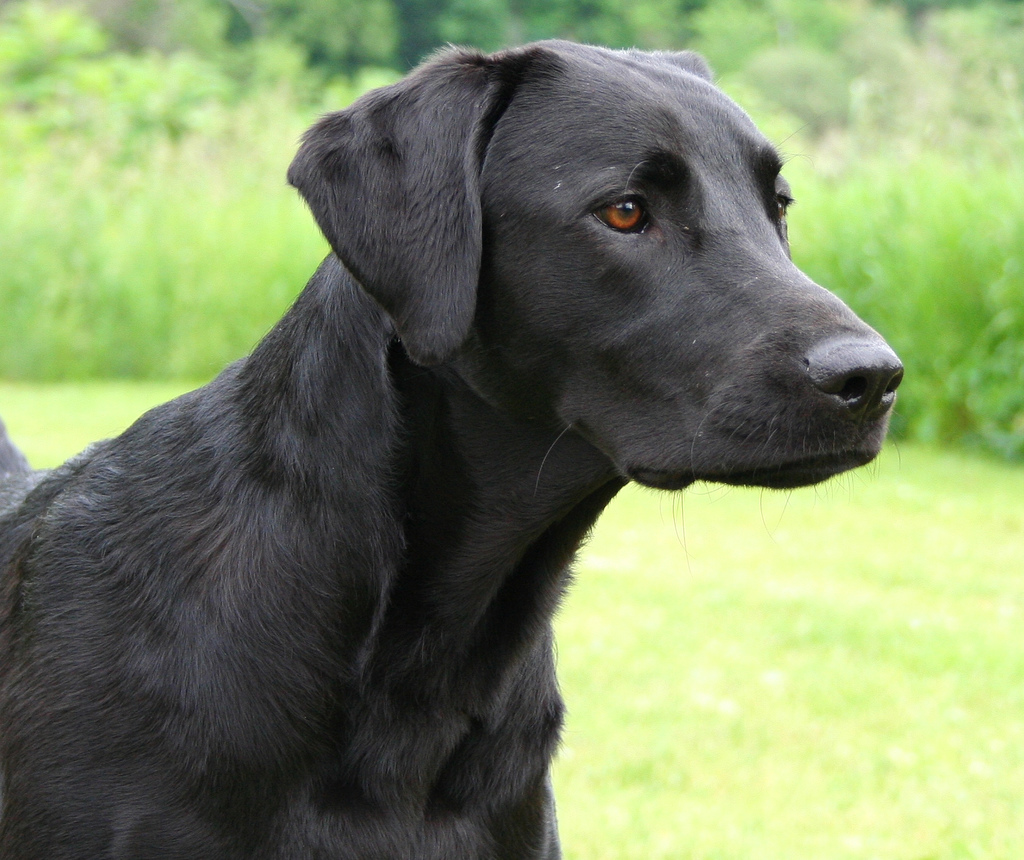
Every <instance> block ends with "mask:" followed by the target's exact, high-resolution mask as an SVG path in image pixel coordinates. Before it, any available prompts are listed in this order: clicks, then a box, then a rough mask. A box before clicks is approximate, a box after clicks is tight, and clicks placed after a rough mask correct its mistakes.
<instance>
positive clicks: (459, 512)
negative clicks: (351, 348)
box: [376, 343, 623, 700]
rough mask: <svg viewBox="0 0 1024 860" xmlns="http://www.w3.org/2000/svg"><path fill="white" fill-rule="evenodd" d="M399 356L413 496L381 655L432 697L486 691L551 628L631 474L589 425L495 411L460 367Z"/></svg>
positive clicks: (408, 488) (403, 461)
mask: <svg viewBox="0 0 1024 860" xmlns="http://www.w3.org/2000/svg"><path fill="white" fill-rule="evenodd" d="M390 365H391V372H392V378H393V381H394V384H395V387H396V390H397V393H398V397H399V410H400V414H401V416H402V422H403V426H402V429H401V433H402V437H403V438H404V439H406V440H407V441H406V443H405V444H404V445H403V446H402V451H401V455H400V463H399V474H400V481H401V482H402V483H403V484H404V486H403V487H402V491H401V492H400V493H399V495H400V496H401V497H403V498H405V499H408V500H409V501H408V505H407V508H406V510H405V520H404V533H405V547H406V551H405V556H404V564H403V565H402V567H401V570H400V573H399V575H398V581H397V582H396V583H395V587H394V588H393V590H392V598H391V601H390V604H389V607H388V611H387V614H386V616H385V618H384V620H383V624H382V626H381V628H380V631H379V634H380V635H379V636H378V637H377V648H376V650H377V652H378V654H377V656H378V658H379V659H380V660H382V661H383V663H382V664H381V665H386V666H387V667H388V669H387V675H388V677H389V679H392V682H393V683H398V684H399V685H401V686H403V687H404V688H406V689H416V688H420V692H421V693H422V694H423V695H426V696H428V697H430V698H433V697H434V696H436V695H452V694H454V695H458V693H457V692H453V691H457V690H464V691H466V692H467V693H468V691H469V689H470V688H471V687H472V688H475V693H476V694H479V693H480V692H481V690H480V689H479V688H480V687H481V686H483V687H487V686H488V685H490V684H495V683H499V682H500V674H501V671H502V669H503V668H504V667H508V666H511V665H514V664H515V663H516V662H517V658H519V657H521V656H522V654H523V653H525V652H526V651H527V650H529V649H530V648H531V647H534V646H535V645H536V643H537V641H538V639H539V638H543V637H544V636H546V635H547V632H548V629H549V624H550V619H551V616H552V615H553V613H554V611H555V609H556V607H557V604H558V602H559V600H560V598H561V595H562V593H563V590H564V587H565V585H566V581H567V578H568V567H569V564H570V562H571V561H572V559H573V556H574V554H575V552H576V550H577V549H578V548H579V546H580V544H581V543H582V541H583V540H584V538H585V537H586V535H587V532H588V531H589V530H590V528H591V526H592V525H593V524H594V522H595V520H596V519H597V517H598V515H599V514H600V513H601V511H602V510H603V509H604V507H605V505H607V503H608V502H609V501H610V500H611V498H612V497H613V496H614V495H615V493H616V492H617V491H618V490H619V489H620V488H621V486H622V484H623V481H622V480H621V479H620V478H618V477H616V475H615V473H614V471H613V470H612V468H611V466H610V463H609V461H608V459H607V458H606V457H605V456H604V455H603V454H601V453H600V452H599V451H597V450H596V449H595V448H593V447H592V446H591V445H590V444H589V443H587V442H585V441H584V440H583V439H582V438H581V437H579V436H578V435H576V434H575V433H573V432H571V431H565V432H563V431H560V430H557V429H555V430H553V429H551V428H548V427H541V426H534V425H533V424H532V423H531V422H528V421H522V420H519V419H516V418H513V417H511V416H509V415H507V414H504V413H502V412H500V411H498V410H496V409H494V408H493V407H491V406H490V405H488V404H487V403H485V402H484V401H483V400H482V399H481V398H480V397H478V396H477V395H476V394H475V393H474V392H473V391H472V390H471V389H470V388H469V387H468V386H467V385H466V384H465V383H464V382H463V381H462V380H461V379H460V378H459V376H458V374H457V373H456V372H454V371H453V370H451V369H450V368H446V367H442V368H432V369H425V368H422V367H418V366H416V365H414V364H412V363H411V362H410V361H409V359H408V358H407V357H406V355H405V353H404V350H403V349H402V348H401V346H400V345H398V344H397V343H396V344H395V345H394V346H393V348H392V350H391V360H390ZM409 646H413V647H409ZM442 655H443V658H444V659H443V660H437V659H432V657H434V658H436V657H440V656H442ZM426 663H432V664H434V666H435V667H436V666H437V665H440V664H442V663H443V665H445V666H447V667H452V669H451V671H452V672H454V673H456V674H457V677H445V676H440V675H438V674H437V673H436V671H434V670H433V668H432V667H431V666H429V665H425V664H426ZM396 668H398V669H399V671H396ZM396 679H397V680H396ZM424 684H431V685H439V686H440V688H439V689H432V690H431V689H422V688H423V685H424ZM471 697H472V695H471ZM476 700H479V698H476Z"/></svg>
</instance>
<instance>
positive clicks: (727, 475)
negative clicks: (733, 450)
mask: <svg viewBox="0 0 1024 860" xmlns="http://www.w3.org/2000/svg"><path fill="white" fill-rule="evenodd" d="M877 453H878V452H877V451H874V450H866V449H855V450H850V451H838V452H834V453H830V454H820V455H816V456H809V457H800V458H795V459H792V460H786V461H784V462H781V463H764V464H758V465H756V466H745V467H742V468H735V469H733V468H715V469H709V470H706V471H705V470H702V469H699V468H697V469H690V470H686V471H673V470H669V469H644V468H637V469H630V470H629V477H630V479H631V480H633V481H636V482H637V483H638V484H642V485H644V486H645V487H652V488H654V489H658V490H682V489H685V488H686V487H688V486H690V485H691V484H693V483H695V482H696V481H706V482H708V483H713V484H732V485H735V486H754V487H767V488H769V489H774V490H789V489H793V488H796V487H807V486H811V485H813V484H820V483H821V482H822V481H826V480H828V479H829V478H832V477H835V476H836V475H838V474H840V473H842V472H846V471H848V470H850V469H855V468H857V467H858V466H863V465H864V464H865V463H868V462H870V461H871V460H873V459H874V458H875V455H876V454H877Z"/></svg>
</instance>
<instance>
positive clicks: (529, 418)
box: [0, 42, 902, 860]
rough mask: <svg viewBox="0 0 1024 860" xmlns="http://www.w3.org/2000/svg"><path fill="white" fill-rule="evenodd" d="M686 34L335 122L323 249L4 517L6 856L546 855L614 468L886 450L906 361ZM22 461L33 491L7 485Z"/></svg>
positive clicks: (325, 131) (525, 68)
mask: <svg viewBox="0 0 1024 860" xmlns="http://www.w3.org/2000/svg"><path fill="white" fill-rule="evenodd" d="M780 168H781V161H780V158H779V155H778V154H777V152H776V150H775V149H774V148H773V147H772V146H771V145H770V144H769V143H768V141H767V140H766V139H765V138H764V137H763V136H762V135H761V134H760V133H759V132H758V131H757V129H756V128H755V127H754V125H753V123H752V122H751V121H750V119H749V118H748V117H747V116H746V115H745V114H744V113H743V111H741V110H740V109H739V108H738V107H737V106H736V105H735V104H734V103H733V102H731V101H730V100H729V99H728V98H727V97H726V96H724V95H723V94H722V93H721V92H720V91H719V90H718V89H716V88H715V87H714V86H713V85H712V83H711V75H710V73H709V71H708V68H707V66H706V65H705V64H704V62H703V61H702V60H701V59H700V58H699V57H697V56H696V55H693V54H690V53H678V54H675V53H642V52H638V51H625V52H614V51H610V50H605V49H601V48H596V47H585V46H581V45H576V44H571V43H566V42H546V43H538V44H534V45H530V46H527V47H524V48H519V49H514V50H509V51H506V52H502V53H498V54H495V55H491V56H485V55H481V54H479V53H476V52H472V51H467V50H452V51H449V52H446V53H444V54H441V55H439V56H437V57H435V58H434V59H432V60H430V61H428V62H427V63H426V64H425V65H423V66H422V67H420V68H419V69H418V70H416V71H415V72H413V73H412V74H411V75H409V76H408V77H407V78H406V79H404V80H403V81H401V82H399V83H397V84H395V85H393V86H390V87H386V88H384V89H381V90H377V91H375V92H372V93H370V94H369V95H367V96H365V97H364V98H362V99H361V100H359V101H358V102H356V103H355V104H354V105H353V106H352V107H350V108H349V109H347V110H344V111H341V112H340V113H335V114H331V115H329V116H326V117H324V118H323V119H322V120H321V121H320V122H319V123H317V124H316V125H315V126H314V127H313V128H312V129H311V130H310V131H309V132H308V133H307V135H306V137H305V139H304V142H303V143H302V146H301V149H300V150H299V152H298V155H297V156H296V158H295V160H294V162H293V164H292V166H291V168H290V171H289V179H290V181H291V183H292V184H293V185H294V186H295V187H296V188H297V189H298V191H299V192H300V193H301V194H302V196H303V197H304V198H305V200H306V201H307V202H308V204H309V206H310V208H311V210H312V213H313V215H314V217H315V218H316V220H317V222H318V223H319V225H320V227H321V229H322V230H323V232H324V234H325V235H326V237H327V239H328V240H329V242H330V245H331V247H332V249H333V253H332V254H331V255H330V256H329V257H328V258H327V259H326V260H325V261H324V263H323V264H322V266H321V267H320V269H319V270H318V271H317V272H316V273H315V274H314V275H313V277H312V279H311V281H310V282H309V284H308V285H307V287H306V289H305V290H304V291H303V292H302V294H301V295H300V296H299V298H298V299H297V301H296V302H295V304H294V306H293V307H292V308H291V309H290V310H289V311H288V313H287V314H286V315H285V317H284V318H283V319H282V320H281V322H280V323H279V324H278V325H277V326H276V327H275V328H274V329H273V330H272V331H271V332H270V333H269V334H268V335H267V336H266V338H265V339H264V340H263V341H262V342H261V343H260V344H259V345H258V346H257V347H256V349H255V350H254V352H253V353H252V354H251V355H250V356H249V357H248V358H246V359H244V360H242V361H240V362H238V363H237V364H234V365H233V366H231V367H229V368H228V369H227V370H226V371H224V372H223V373H222V374H221V375H220V376H219V377H217V378H216V379H215V380H214V381H213V382H211V383H210V384H209V385H207V386H205V387H203V388H200V389H199V390H197V391H194V392H192V393H190V394H186V395H185V396H183V397H181V398H179V399H177V400H174V401H172V402H170V403H168V404H166V405H164V406H161V407H158V408H156V409H154V410H153V411H151V412H149V413H148V414H146V415H144V416H143V417H142V418H140V419H139V420H138V421H137V422H136V423H135V424H134V425H133V426H132V427H130V428H129V429H128V430H126V431H125V432H124V433H123V434H122V435H120V436H119V437H117V438H115V439H113V440H108V441H105V442H101V443H99V444H97V445H95V446H93V447H92V448H90V449H88V450H87V451H86V452H85V453H83V454H81V455H79V456H78V457H76V458H74V459H73V460H71V461H69V462H68V463H67V464H65V465H64V466H62V467H60V468H58V469H56V470H54V471H53V472H51V473H50V474H49V475H47V476H46V477H45V478H43V479H42V480H41V481H38V483H36V481H35V480H29V479H27V474H26V467H25V465H24V464H23V463H22V461H21V459H20V458H19V457H17V456H15V455H14V454H10V453H9V454H8V455H7V456H6V458H5V463H7V464H12V468H13V470H14V471H15V472H16V473H17V474H15V476H14V479H13V487H14V489H13V490H10V491H9V492H8V496H7V498H8V512H7V514H6V516H5V518H4V519H3V520H2V525H0V570H2V577H3V578H2V606H0V764H2V775H3V810H2V813H0V816H2V817H0V856H2V857H3V858H4V860H72V858H74V860H78V859H79V858H81V860H97V858H118V860H121V859H122V858H124V859H125V860H127V858H133V860H145V858H153V860H156V858H160V860H173V858H180V859H181V860H184V858H188V860H196V858H204V860H241V858H253V860H256V858H259V859H260V860H271V858H274V859H275V860H284V858H289V860H292V858H294V859H295V860H298V858H310V860H312V858H346V859H347V860H348V858H351V860H356V858H359V860H370V858H374V860H385V858H387V860H454V858H465V860H470V858H473V860H540V858H545V860H551V858H557V857H559V856H560V849H559V840H558V834H557V828H556V821H555V812H554V802H553V799H552V792H551V784H550V780H549V764H550V762H551V759H552V756H553V755H554V753H555V751H556V748H557V746H558V743H559V731H560V726H561V724H562V714H563V704H562V699H561V697H560V695H559V690H558V685H557V683H556V679H555V666H554V658H553V651H552V629H551V618H552V614H553V613H554V611H555V609H556V607H557V606H558V604H559V601H560V600H561V599H562V595H563V591H564V590H565V588H566V584H567V578H568V573H567V571H568V568H569V565H570V563H571V561H572V559H573V555H574V553H575V552H576V550H577V548H578V547H579V546H580V544H581V542H582V541H583V540H584V538H585V536H586V534H587V533H588V531H589V529H590V528H591V526H592V525H593V524H594V522H595V520H596V519H597V517H598V515H599V514H600V512H601V510H602V509H603V508H604V507H605V505H607V504H608V502H609V500H610V499H611V498H612V497H613V496H614V495H615V493H616V492H617V491H618V490H619V489H620V488H621V487H622V486H623V485H624V484H625V483H626V482H628V481H636V482H638V483H640V484H644V485H647V486H650V487H656V488H662V489H666V490H680V489H682V488H684V487H686V486H688V485H690V484H692V483H693V482H694V481H714V482H722V483H726V484H746V485H760V486H764V487H780V488H785V487H796V486H800V485H805V484H812V483H815V482H818V481H822V480H824V479H826V478H828V477H830V476H832V475H835V474H837V473H839V472H842V471H843V470H846V469H850V468H852V467H855V466H859V465H861V464H863V463H866V462H868V461H869V460H871V459H872V458H873V457H874V456H875V455H876V454H877V453H878V451H879V448H880V446H881V444H882V440H883V437H884V435H885V432H886V426H887V422H888V416H889V413H890V411H891V408H892V404H893V401H894V398H895V389H896V386H897V385H898V383H899V381H900V378H901V376H902V368H901V365H900V362H899V360H898V359H897V357H896V355H895V354H894V353H893V352H892V350H890V349H889V347H888V346H887V345H886V344H885V342H884V341H883V340H882V339H881V337H879V335H878V334H876V333H875V332H874V331H873V330H872V329H870V328H869V327H868V326H867V325H865V324H864V323H863V322H861V321H860V320H859V319H858V318H857V317H856V316H855V315H854V314H853V313H852V312H851V311H850V310H849V309H848V308H847V307H846V306H845V305H844V304H843V303H842V302H841V301H839V299H837V298H835V297H834V296H833V295H831V294H830V293H829V292H827V291H826V290H824V289H823V288H821V287H819V286H817V285H816V284H814V283H813V282H812V281H811V280H809V279H808V278H807V277H806V276H805V275H803V274H802V273H801V272H800V271H799V270H798V269H797V268H796V267H795V266H794V265H793V263H792V262H791V260H790V255H789V249H788V239H787V234H786V209H787V207H788V206H789V204H790V203H791V202H792V200H791V192H790V189H789V186H788V185H787V183H786V181H785V180H784V179H783V178H782V177H781V176H780ZM33 483H36V486H35V487H34V488H32V489H31V490H30V491H29V492H26V490H28V489H29V488H30V487H31V485H32V484H33Z"/></svg>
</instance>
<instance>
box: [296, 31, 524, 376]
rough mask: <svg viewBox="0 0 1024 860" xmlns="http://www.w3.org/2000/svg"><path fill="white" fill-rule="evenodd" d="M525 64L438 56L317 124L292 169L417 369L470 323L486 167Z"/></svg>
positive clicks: (440, 357) (455, 341)
mask: <svg viewBox="0 0 1024 860" xmlns="http://www.w3.org/2000/svg"><path fill="white" fill-rule="evenodd" d="M520 53H521V54H522V52H520ZM525 59H526V57H525V56H522V55H520V56H518V57H517V56H514V55H513V53H512V52H508V53H507V54H505V55H495V56H493V57H485V56H483V55H481V54H477V53H473V52H469V51H455V52H451V53H448V54H445V55H442V56H440V57H438V58H436V59H434V60H431V61H429V62H427V63H426V64H424V65H423V66H421V67H420V68H419V69H417V70H416V71H415V72H413V73H412V74H411V75H409V76H408V77H406V78H405V79H403V80H402V81H399V82H398V83H397V84H394V85H392V86H389V87H384V88H382V89H379V90H375V91H373V92H371V93H369V94H368V95H366V96H364V97H363V98H361V99H360V100H358V101H357V102H355V104H353V105H352V106H351V107H350V108H348V109H347V110H343V111H340V112H338V113H334V114H329V115H327V116H325V117H324V118H323V119H321V120H320V122H318V123H317V124H316V125H315V126H313V128H311V129H310V130H309V131H308V132H307V133H306V135H305V137H304V139H303V143H302V146H301V148H300V149H299V152H298V154H297V155H296V156H295V160H294V161H293V162H292V165H291V167H290V168H289V170H288V181H289V182H290V183H291V184H292V185H294V186H295V187H296V188H297V189H298V190H299V192H300V193H301V194H302V196H303V197H304V198H305V199H306V202H307V203H308V204H309V207H310V209H311V210H312V212H313V215H314V217H315V218H316V220H317V223H318V224H319V225H320V229H321V230H322V231H323V233H324V235H325V236H326V237H327V240H328V241H329V242H330V244H331V247H332V248H333V250H334V252H335V254H337V255H338V257H339V258H340V259H341V261H342V262H343V263H344V264H345V266H346V268H348V270H349V271H350V272H352V274H353V275H354V276H355V277H356V278H357V280H359V282H360V283H361V284H362V285H363V287H364V288H365V289H366V290H367V291H368V292H369V293H370V294H371V295H372V296H373V297H374V298H375V299H376V300H377V301H378V302H379V303H380V304H381V305H382V306H383V307H384V309H385V310H386V311H387V312H388V313H389V314H390V315H391V317H392V319H393V320H394V323H395V327H396V329H397V330H398V333H399V336H400V337H401V338H402V341H403V343H404V345H405V348H406V351H407V352H408V353H409V355H410V356H411V357H412V358H413V359H414V360H415V361H417V362H419V363H421V364H435V363H438V362H441V361H444V360H445V359H446V358H448V357H450V356H451V355H452V353H453V352H454V351H455V350H456V349H457V348H458V347H459V346H460V345H461V344H462V342H463V341H464V339H465V337H466V335H467V334H468V332H469V328H470V326H471V324H472V320H473V314H474V311H475V307H476V289H477V282H478V280H479V276H480V255H481V245H482V224H481V202H480V192H479V178H480V170H481V164H482V160H483V156H484V152H485V149H486V146H487V142H488V140H489V139H490V134H491V130H492V129H493V126H494V124H495V123H496V122H497V119H498V117H499V116H500V113H501V111H502V110H503V107H504V106H505V105H507V103H508V100H509V99H510V98H511V91H512V88H513V87H514V80H515V78H516V77H517V76H516V74H515V72H516V69H517V67H521V66H522V64H523V60H525Z"/></svg>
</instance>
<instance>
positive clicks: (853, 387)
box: [838, 376, 868, 403]
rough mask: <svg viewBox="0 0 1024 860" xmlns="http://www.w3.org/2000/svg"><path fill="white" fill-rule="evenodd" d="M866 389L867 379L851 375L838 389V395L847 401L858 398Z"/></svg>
mask: <svg viewBox="0 0 1024 860" xmlns="http://www.w3.org/2000/svg"><path fill="white" fill-rule="evenodd" d="M867 390H868V381H867V379H866V378H865V377H863V376H851V377H850V378H849V379H847V380H846V382H844V383H843V387H842V388H840V389H839V392H838V395H839V397H840V398H841V399H843V400H845V401H847V402H848V403H849V402H852V401H854V400H860V398H862V397H863V396H864V395H865V394H866V393H867Z"/></svg>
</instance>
